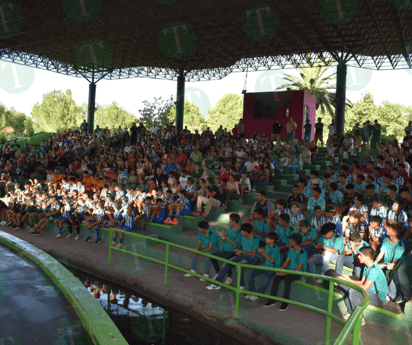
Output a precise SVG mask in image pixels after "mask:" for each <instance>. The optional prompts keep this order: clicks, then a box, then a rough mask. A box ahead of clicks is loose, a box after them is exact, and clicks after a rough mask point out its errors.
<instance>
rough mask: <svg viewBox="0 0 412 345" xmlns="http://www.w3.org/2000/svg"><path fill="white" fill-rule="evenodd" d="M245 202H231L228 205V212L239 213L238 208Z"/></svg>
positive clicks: (240, 200)
mask: <svg viewBox="0 0 412 345" xmlns="http://www.w3.org/2000/svg"><path fill="white" fill-rule="evenodd" d="M243 202H244V201H243V200H242V199H239V200H229V202H228V204H227V211H231V212H237V210H238V208H239V207H240V206H242V205H243Z"/></svg>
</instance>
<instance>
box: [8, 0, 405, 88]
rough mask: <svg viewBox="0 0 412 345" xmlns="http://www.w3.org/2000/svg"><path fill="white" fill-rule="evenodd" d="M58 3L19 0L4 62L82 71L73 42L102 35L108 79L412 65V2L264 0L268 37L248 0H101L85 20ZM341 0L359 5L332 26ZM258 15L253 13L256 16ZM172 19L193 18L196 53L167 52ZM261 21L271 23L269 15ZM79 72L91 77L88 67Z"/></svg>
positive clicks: (203, 77)
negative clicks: (271, 28)
mask: <svg viewBox="0 0 412 345" xmlns="http://www.w3.org/2000/svg"><path fill="white" fill-rule="evenodd" d="M65 1H66V0H65ZM67 1H68V2H71V3H75V2H79V3H80V1H81V0H67ZM83 1H84V4H86V5H88V4H90V2H91V1H92V2H93V1H94V2H96V3H99V0H83ZM62 2H64V1H62V0H31V1H30V0H15V3H16V4H18V5H19V6H20V9H21V12H22V14H23V24H22V27H21V29H20V31H19V32H18V33H17V34H15V35H14V36H12V37H10V38H3V39H0V49H1V50H0V52H1V55H2V60H5V61H12V62H16V63H22V64H25V65H29V66H34V67H38V68H43V69H49V70H52V71H55V72H58V73H62V74H68V75H74V76H79V77H80V76H81V74H80V73H79V72H78V70H77V68H76V67H77V64H76V61H75V52H76V49H78V47H79V45H80V44H81V43H82V42H84V41H85V40H88V39H100V40H103V41H104V42H106V43H107V45H108V46H109V47H110V49H111V52H112V58H110V59H109V58H108V60H107V61H106V64H107V63H108V64H109V65H110V67H109V69H110V70H109V72H108V73H107V74H100V77H102V78H105V79H118V78H129V77H153V78H164V79H175V78H176V76H177V75H178V72H177V71H179V70H184V71H186V76H187V80H208V79H220V78H223V77H224V76H226V75H228V74H229V73H231V72H233V71H245V70H246V69H249V70H264V69H276V68H277V69H279V68H290V67H296V66H297V65H298V64H299V63H301V62H302V61H305V60H306V54H308V53H314V54H315V56H319V57H320V59H321V60H322V61H323V62H325V61H327V60H329V59H332V58H333V59H335V60H336V59H337V58H338V57H339V56H342V55H341V54H342V53H344V54H347V53H349V54H350V56H352V55H353V56H354V58H352V59H351V60H350V62H349V64H351V65H357V66H359V67H363V68H373V69H392V68H410V67H411V64H410V61H411V58H412V56H411V54H410V53H409V51H408V52H407V53H408V54H405V53H404V54H402V50H403V49H404V48H405V46H407V44H408V42H409V41H411V40H412V5H411V6H410V7H411V9H410V10H404V9H405V7H400V6H401V5H402V3H405V4H406V3H408V2H409V0H275V1H262V3H264V4H267V5H270V6H271V8H272V9H273V8H274V9H275V10H276V12H277V14H278V18H279V22H278V28H277V30H276V32H275V34H273V36H272V37H271V38H270V39H268V40H265V41H259V40H258V39H251V38H250V37H249V36H250V35H249V36H248V35H247V34H246V33H245V27H247V24H248V21H245V20H244V21H243V22H242V15H243V18H245V11H246V9H248V8H249V6H251V5H253V4H255V3H256V1H251V0H176V1H175V2H173V0H156V1H155V0H101V7H100V9H99V11H98V14H97V15H96V16H95V17H94V18H93V19H91V20H88V21H85V22H79V21H76V20H73V19H72V18H70V17H69V16H68V15H67V13H66V12H65V10H64V8H63V5H62ZM162 2H173V3H172V4H162ZM340 2H342V4H341V6H342V7H341V9H343V13H344V12H345V11H346V10H347V8H348V7H347V6H348V5H347V4H348V3H351V2H352V5H351V6H352V7H350V6H349V8H350V9H352V11H353V8H355V9H356V8H357V11H355V12H354V13H353V14H354V18H353V19H352V20H351V21H349V22H348V23H346V24H341V23H337V24H336V23H335V24H332V23H331V22H329V21H327V20H326V19H325V17H327V16H328V13H325V10H324V9H322V8H324V7H322V5H324V4H325V3H329V4H331V3H334V4H335V6H337V4H338V3H339V4H340ZM356 5H357V6H356ZM345 6H346V7H345ZM353 6H355V7H353ZM406 9H409V8H406ZM331 11H332V12H333V9H332V10H331ZM263 12H264V10H262V11H261V13H262V16H263V15H264V13H263ZM256 13H257V12H256V11H255V12H254V13H253V12H252V14H249V20H255V21H256V23H257V19H256V18H257V17H256ZM329 14H330V15H331V16H332V17H333V13H332V14H331V13H329ZM338 15H339V14H338ZM346 15H347V14H346ZM253 16H255V17H253ZM335 17H336V16H335ZM262 18H263V17H262ZM173 21H180V22H184V23H186V24H188V25H189V26H190V27H191V28H192V29H193V31H194V33H195V36H194V37H195V45H193V47H194V50H193V51H192V52H191V53H190V55H188V56H187V57H185V58H183V59H176V58H175V57H170V56H166V55H165V54H164V51H162V50H164V49H161V48H162V43H161V40H159V33H161V32H162V30H163V29H164V27H165V25H167V24H168V23H170V22H173ZM262 23H263V24H267V22H265V18H263V22H262ZM269 24H270V25H271V24H273V23H272V22H271V23H269ZM274 25H276V23H275V24H274ZM0 28H1V26H0ZM247 30H248V29H246V31H247ZM0 31H1V30H0ZM189 31H190V30H189ZM171 32H172V30H169V33H171ZM178 32H179V31H178ZM192 38H193V37H192ZM172 41H173V40H172ZM173 43H175V41H173ZM192 43H193V42H192ZM163 44H164V43H163ZM169 48H170V47H169ZM174 48H176V47H175V46H174ZM166 49H167V47H166ZM75 66H76V67H75ZM83 74H84V75H86V76H87V77H90V76H91V73H89V71H83Z"/></svg>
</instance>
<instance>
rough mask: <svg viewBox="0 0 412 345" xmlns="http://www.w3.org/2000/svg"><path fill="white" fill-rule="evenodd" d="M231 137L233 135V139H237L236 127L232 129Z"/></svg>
mask: <svg viewBox="0 0 412 345" xmlns="http://www.w3.org/2000/svg"><path fill="white" fill-rule="evenodd" d="M232 135H233V137H234V138H237V137H238V135H239V133H238V130H237V127H235V128H233V129H232Z"/></svg>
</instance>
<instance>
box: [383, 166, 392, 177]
mask: <svg viewBox="0 0 412 345" xmlns="http://www.w3.org/2000/svg"><path fill="white" fill-rule="evenodd" d="M391 171H392V170H391V169H388V170H386V169H385V168H383V169H382V170H381V176H385V175H386V174H390V173H391Z"/></svg>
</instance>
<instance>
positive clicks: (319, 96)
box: [277, 54, 352, 117]
mask: <svg viewBox="0 0 412 345" xmlns="http://www.w3.org/2000/svg"><path fill="white" fill-rule="evenodd" d="M307 60H308V63H301V64H300V65H299V67H298V68H297V69H296V70H297V71H298V72H299V75H300V78H299V77H295V76H293V75H290V74H285V75H284V77H283V79H284V80H285V81H288V82H289V84H283V85H281V86H279V87H278V88H277V89H278V90H279V89H286V88H290V89H292V90H305V91H308V92H310V93H311V94H312V95H313V96H315V97H316V110H318V109H319V108H320V112H321V114H325V113H328V114H330V115H331V116H332V117H334V115H335V100H336V92H334V91H335V90H336V73H332V74H330V75H327V76H324V74H325V73H326V71H328V70H329V67H330V66H331V65H332V63H333V62H334V61H333V60H329V61H326V62H323V61H322V60H320V59H319V58H318V59H317V60H316V62H315V63H312V56H311V55H310V54H308V57H307ZM346 105H347V106H348V107H352V103H351V102H350V101H349V100H347V101H346Z"/></svg>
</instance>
